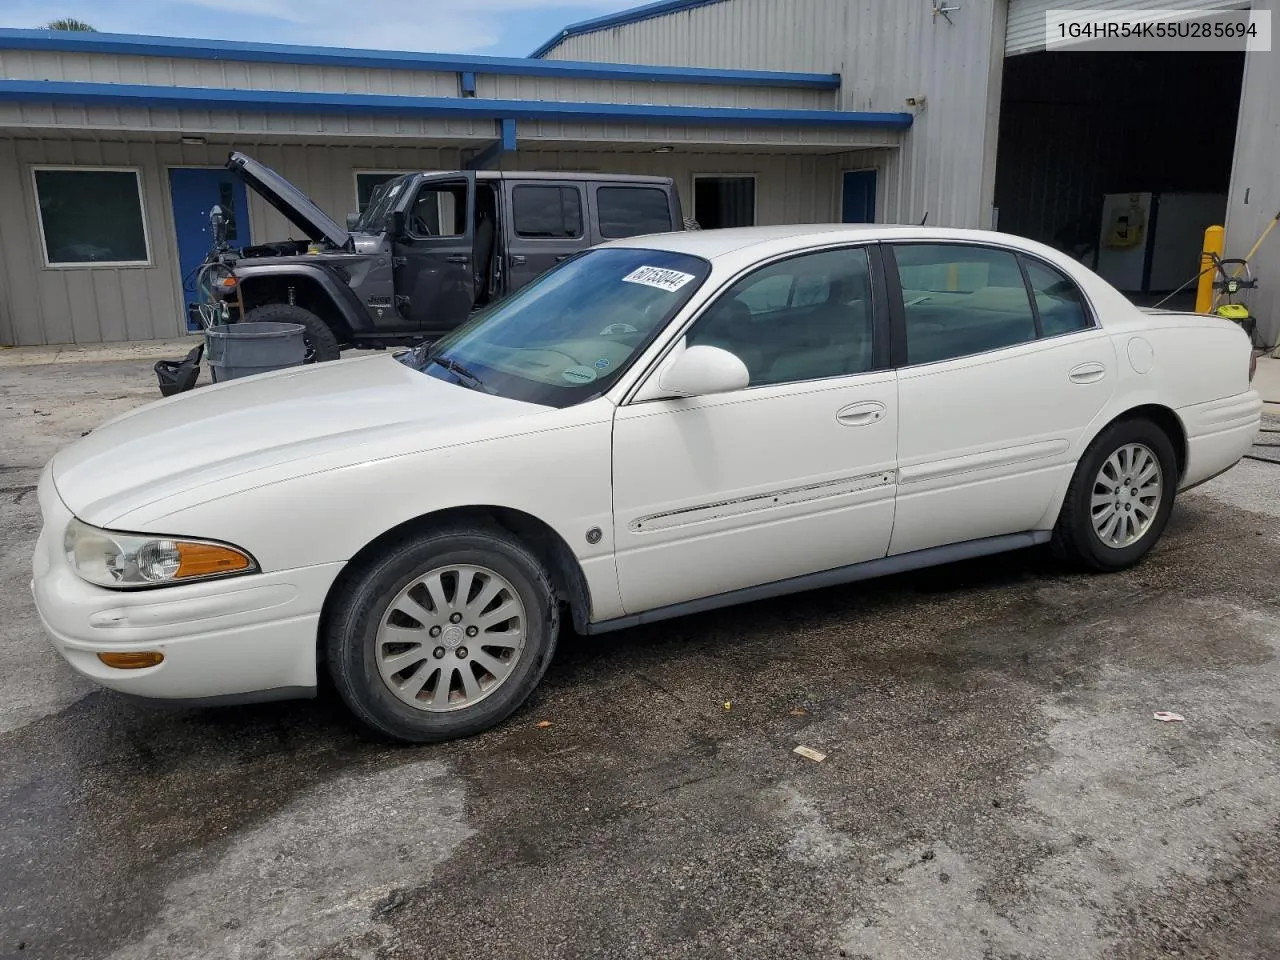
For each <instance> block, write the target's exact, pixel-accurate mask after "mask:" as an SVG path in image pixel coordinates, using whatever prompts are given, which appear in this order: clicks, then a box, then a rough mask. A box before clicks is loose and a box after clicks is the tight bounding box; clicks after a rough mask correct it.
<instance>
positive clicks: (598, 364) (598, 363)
mask: <svg viewBox="0 0 1280 960" xmlns="http://www.w3.org/2000/svg"><path fill="white" fill-rule="evenodd" d="M607 366H609V360H608V358H606V357H601V358H600V359H599V360H597V361H596V369H597V370H603V369H604V368H605V367H607Z"/></svg>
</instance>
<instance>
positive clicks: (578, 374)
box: [560, 366, 596, 383]
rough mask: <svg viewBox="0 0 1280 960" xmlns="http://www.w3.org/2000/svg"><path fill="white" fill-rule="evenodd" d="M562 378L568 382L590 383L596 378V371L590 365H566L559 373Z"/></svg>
mask: <svg viewBox="0 0 1280 960" xmlns="http://www.w3.org/2000/svg"><path fill="white" fill-rule="evenodd" d="M560 376H561V378H562V379H564V380H567V381H569V382H570V383H590V382H591V381H592V380H594V379H595V378H596V372H595V371H594V370H592V369H591V368H590V367H578V366H575V367H566V368H565V369H564V370H563V371H562V372H561V373H560Z"/></svg>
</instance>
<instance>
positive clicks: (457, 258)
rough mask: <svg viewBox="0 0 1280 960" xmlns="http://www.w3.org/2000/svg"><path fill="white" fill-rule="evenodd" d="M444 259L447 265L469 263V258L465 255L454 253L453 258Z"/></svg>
mask: <svg viewBox="0 0 1280 960" xmlns="http://www.w3.org/2000/svg"><path fill="white" fill-rule="evenodd" d="M444 259H445V261H446V262H448V263H470V262H471V258H470V257H468V256H467V255H466V254H465V253H455V254H454V255H453V256H451V257H445V258H444Z"/></svg>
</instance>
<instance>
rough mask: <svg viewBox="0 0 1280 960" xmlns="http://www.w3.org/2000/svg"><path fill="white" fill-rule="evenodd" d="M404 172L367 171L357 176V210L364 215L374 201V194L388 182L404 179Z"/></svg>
mask: <svg viewBox="0 0 1280 960" xmlns="http://www.w3.org/2000/svg"><path fill="white" fill-rule="evenodd" d="M403 176H404V172H403V171H399V172H390V171H385V170H384V171H367V172H365V173H357V174H356V210H358V211H359V212H360V213H364V212H365V210H366V209H367V208H368V206H369V203H370V202H371V201H372V200H373V192H374V191H375V190H377V189H378V187H380V186H382V185H383V184H384V183H386V182H387V181H388V180H394V179H395V178H396V177H403Z"/></svg>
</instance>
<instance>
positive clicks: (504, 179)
mask: <svg viewBox="0 0 1280 960" xmlns="http://www.w3.org/2000/svg"><path fill="white" fill-rule="evenodd" d="M227 167H228V169H230V170H231V171H232V172H234V173H235V174H236V175H238V176H239V177H240V178H241V179H242V180H244V181H245V183H246V184H247V185H248V186H249V187H250V188H251V189H252V190H254V191H255V192H257V193H258V194H260V195H261V196H262V197H263V198H264V199H265V200H266V201H267V202H268V203H270V204H271V205H272V206H273V207H275V208H276V209H277V210H279V211H280V212H281V213H282V214H283V215H284V216H285V217H286V218H287V219H288V220H289V222H290V223H292V224H293V225H294V226H295V227H296V228H297V229H298V230H299V231H301V233H302V235H303V237H305V239H290V240H281V241H276V242H270V243H258V244H254V245H251V246H246V247H244V248H242V249H239V250H236V249H232V248H231V247H229V246H228V245H227V244H226V243H224V242H220V241H219V242H215V245H214V250H213V252H212V253H210V255H209V258H208V259H207V260H206V262H205V267H206V271H205V273H206V275H207V276H210V277H212V280H211V281H210V287H211V290H212V292H213V295H214V296H215V297H216V298H217V299H218V300H219V301H220V303H219V304H218V308H219V309H218V313H219V315H220V316H222V317H223V318H224V319H226V320H228V321H231V322H234V321H236V320H240V319H243V320H246V321H256V320H273V321H285V322H290V323H300V324H302V325H303V326H304V327H305V328H306V342H307V360H308V362H315V361H321V360H334V359H337V357H338V355H339V351H341V350H343V349H346V348H348V347H362V348H367V347H375V348H377V347H387V346H398V345H404V344H409V345H412V344H417V343H421V342H423V341H424V340H432V339H435V338H436V337H439V336H440V335H442V334H444V333H447V332H448V331H450V330H452V329H453V328H454V327H456V326H458V325H459V324H461V323H462V322H464V321H465V320H466V319H467V318H468V317H469V316H470V315H471V313H472V312H473V311H474V310H477V309H479V308H481V307H483V306H485V305H486V304H488V303H491V302H493V301H495V300H498V299H500V298H502V297H504V296H506V295H507V294H509V293H512V292H514V291H516V290H518V289H520V287H522V286H524V285H525V284H526V283H528V282H529V281H530V280H532V279H533V278H534V277H536V276H537V275H538V274H540V273H542V272H543V271H545V270H548V269H550V268H551V267H553V266H555V265H556V264H557V263H559V262H560V261H562V260H566V259H568V258H569V257H571V256H573V255H574V254H575V253H577V252H578V251H580V250H585V249H586V248H587V247H590V246H592V245H594V244H597V243H601V242H603V241H605V240H610V239H614V238H617V237H630V236H636V235H638V234H645V233H666V232H670V231H673V230H681V229H685V228H686V226H687V224H686V222H685V221H684V219H683V218H682V216H681V212H680V198H679V196H678V195H677V193H676V190H675V186H674V184H673V183H672V181H671V179H670V178H669V177H638V176H622V175H614V174H595V173H516V172H511V171H497V170H455V171H450V172H447V173H438V172H431V173H406V174H404V175H402V176H398V177H395V178H394V179H391V180H389V181H387V182H386V183H384V184H381V185H379V187H378V188H377V190H376V191H375V193H374V194H373V196H372V198H371V199H370V201H369V203H368V205H367V206H366V208H365V210H364V211H363V213H359V214H349V215H348V216H347V224H346V227H345V228H344V227H341V226H339V225H338V224H337V223H336V222H334V221H333V220H332V219H331V218H330V217H329V216H328V215H326V214H325V213H324V211H323V210H321V209H320V208H319V207H318V206H316V204H315V203H314V202H313V201H312V200H311V199H310V198H309V197H307V196H306V195H305V194H304V193H303V192H302V191H300V190H299V189H298V188H297V187H295V186H294V185H293V184H291V183H289V181H287V180H285V179H284V178H283V177H281V176H280V175H279V174H278V173H276V172H275V171H274V170H271V169H270V168H268V167H266V166H263V165H262V164H261V163H259V162H258V161H256V160H254V159H253V158H252V157H248V156H246V155H244V154H243V153H232V154H231V155H230V157H229V158H228V159H227ZM213 215H214V216H215V217H217V216H220V211H218V210H217V209H216V208H215V210H214V211H213ZM214 232H215V237H217V236H218V229H217V221H216V219H215V231H214Z"/></svg>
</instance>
